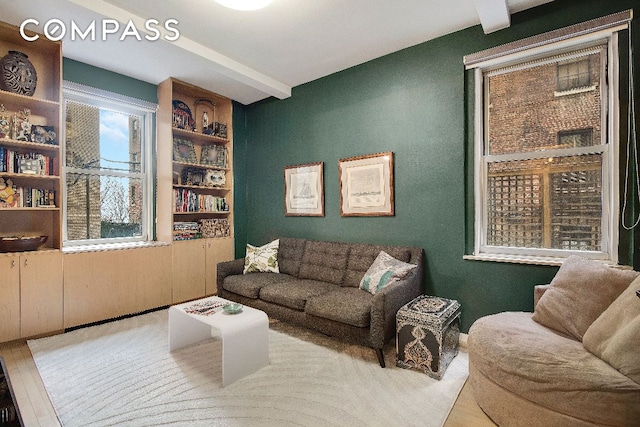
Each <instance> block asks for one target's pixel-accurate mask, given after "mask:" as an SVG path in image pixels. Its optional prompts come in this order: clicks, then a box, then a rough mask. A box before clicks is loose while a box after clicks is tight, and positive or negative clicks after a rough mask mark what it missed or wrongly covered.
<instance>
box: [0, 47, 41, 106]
mask: <svg viewBox="0 0 640 427" xmlns="http://www.w3.org/2000/svg"><path fill="white" fill-rule="evenodd" d="M0 70H2V79H1V80H0V89H2V90H6V91H8V92H12V93H17V94H19V95H27V96H33V94H34V93H35V92H36V85H37V84H38V74H37V73H36V69H35V67H34V66H33V64H32V63H31V61H29V58H28V56H27V55H26V54H24V53H22V52H19V51H17V50H10V51H9V53H8V54H6V55H5V56H3V57H2V59H0Z"/></svg>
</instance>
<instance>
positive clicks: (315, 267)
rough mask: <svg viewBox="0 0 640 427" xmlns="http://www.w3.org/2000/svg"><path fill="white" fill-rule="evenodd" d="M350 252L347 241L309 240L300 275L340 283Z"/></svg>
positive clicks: (303, 277)
mask: <svg viewBox="0 0 640 427" xmlns="http://www.w3.org/2000/svg"><path fill="white" fill-rule="evenodd" d="M348 253H349V245H348V244H346V243H336V242H318V241H311V240H310V241H307V243H306V244H305V247H304V255H303V256H302V263H301V264H300V274H299V275H298V277H300V278H301V279H311V280H319V281H322V282H329V283H333V284H334V285H340V284H342V279H343V277H344V272H345V268H346V266H347V255H348Z"/></svg>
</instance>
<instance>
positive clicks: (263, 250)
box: [244, 240, 280, 274]
mask: <svg viewBox="0 0 640 427" xmlns="http://www.w3.org/2000/svg"><path fill="white" fill-rule="evenodd" d="M279 246H280V240H274V241H273V242H270V243H267V244H266V245H264V246H252V245H247V255H246V256H245V257H244V274H247V273H280V269H279V268H278V247H279Z"/></svg>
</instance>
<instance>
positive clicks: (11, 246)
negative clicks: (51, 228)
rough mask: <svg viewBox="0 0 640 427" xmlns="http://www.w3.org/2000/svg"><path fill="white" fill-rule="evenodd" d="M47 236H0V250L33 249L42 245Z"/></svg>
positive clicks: (18, 250)
mask: <svg viewBox="0 0 640 427" xmlns="http://www.w3.org/2000/svg"><path fill="white" fill-rule="evenodd" d="M48 237H49V236H35V237H19V236H10V237H0V252H25V251H35V250H37V249H38V248H39V247H40V246H42V245H44V244H45V242H46V241H47V238H48Z"/></svg>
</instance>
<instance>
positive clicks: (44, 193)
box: [0, 185, 56, 208]
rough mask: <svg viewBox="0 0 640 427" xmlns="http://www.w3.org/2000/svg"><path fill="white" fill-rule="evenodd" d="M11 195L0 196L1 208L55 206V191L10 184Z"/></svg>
mask: <svg viewBox="0 0 640 427" xmlns="http://www.w3.org/2000/svg"><path fill="white" fill-rule="evenodd" d="M11 189H12V191H11V193H12V194H11V197H10V198H9V197H6V198H2V197H0V207H2V208H55V207H56V203H55V200H56V192H55V191H53V190H46V189H40V188H31V187H18V186H15V185H14V186H12V188H11Z"/></svg>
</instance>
